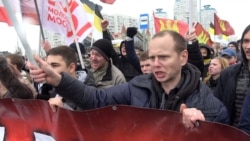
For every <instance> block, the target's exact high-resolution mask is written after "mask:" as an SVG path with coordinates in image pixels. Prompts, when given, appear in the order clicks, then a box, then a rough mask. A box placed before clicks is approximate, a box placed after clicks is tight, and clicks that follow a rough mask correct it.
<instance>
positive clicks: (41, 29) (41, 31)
mask: <svg viewBox="0 0 250 141" xmlns="http://www.w3.org/2000/svg"><path fill="white" fill-rule="evenodd" d="M34 3H35V7H36V13H37V17H38V22H39V24H40V26H39V27H40V33H41V35H42V39H43V40H45V36H44V32H43V25H42V22H41V18H40V12H39V10H38V6H37V1H36V0H34Z"/></svg>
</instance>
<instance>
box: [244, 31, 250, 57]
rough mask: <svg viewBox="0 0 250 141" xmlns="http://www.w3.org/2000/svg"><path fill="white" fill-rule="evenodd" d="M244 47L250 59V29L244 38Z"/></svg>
mask: <svg viewBox="0 0 250 141" xmlns="http://www.w3.org/2000/svg"><path fill="white" fill-rule="evenodd" d="M242 49H243V51H244V53H245V55H246V58H247V60H248V61H250V31H248V32H247V33H246V34H245V35H244V37H243V40H242Z"/></svg>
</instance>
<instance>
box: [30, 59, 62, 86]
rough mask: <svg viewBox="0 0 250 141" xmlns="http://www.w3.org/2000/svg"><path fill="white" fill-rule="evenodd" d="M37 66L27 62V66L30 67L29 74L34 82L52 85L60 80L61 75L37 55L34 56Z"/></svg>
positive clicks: (56, 84) (55, 84)
mask: <svg viewBox="0 0 250 141" xmlns="http://www.w3.org/2000/svg"><path fill="white" fill-rule="evenodd" d="M34 58H35V60H36V62H37V63H38V65H39V68H37V67H36V66H34V64H31V63H30V62H28V64H27V65H28V67H29V69H30V74H31V76H32V78H33V79H34V81H35V82H37V83H44V82H45V83H47V84H50V85H52V86H58V84H59V83H60V81H61V75H60V74H58V73H56V72H55V71H54V70H53V69H52V68H51V66H50V65H49V64H48V63H47V62H46V61H44V60H43V59H42V58H40V57H39V56H37V55H35V56H34Z"/></svg>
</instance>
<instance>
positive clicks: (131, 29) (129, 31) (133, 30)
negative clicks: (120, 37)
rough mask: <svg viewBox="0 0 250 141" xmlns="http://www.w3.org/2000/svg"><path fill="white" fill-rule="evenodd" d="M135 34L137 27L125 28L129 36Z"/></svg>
mask: <svg viewBox="0 0 250 141" xmlns="http://www.w3.org/2000/svg"><path fill="white" fill-rule="evenodd" d="M136 34H137V28H136V27H128V28H127V36H128V37H130V38H133V37H134V36H135V35H136Z"/></svg>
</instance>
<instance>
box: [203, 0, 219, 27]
mask: <svg viewBox="0 0 250 141" xmlns="http://www.w3.org/2000/svg"><path fill="white" fill-rule="evenodd" d="M214 13H216V9H215V8H212V7H211V5H204V6H203V9H201V11H200V14H201V17H200V18H201V21H200V23H201V24H202V26H203V27H204V28H205V29H206V30H209V28H210V23H211V22H212V23H214Z"/></svg>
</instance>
